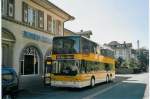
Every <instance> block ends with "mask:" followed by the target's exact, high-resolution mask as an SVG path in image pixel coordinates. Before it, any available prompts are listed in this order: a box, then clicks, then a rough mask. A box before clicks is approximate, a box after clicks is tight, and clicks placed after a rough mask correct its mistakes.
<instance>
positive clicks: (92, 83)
mask: <svg viewBox="0 0 150 99" xmlns="http://www.w3.org/2000/svg"><path fill="white" fill-rule="evenodd" d="M90 86H91V87H94V86H95V78H94V77H92V78H91V84H90Z"/></svg>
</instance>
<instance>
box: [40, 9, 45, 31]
mask: <svg viewBox="0 0 150 99" xmlns="http://www.w3.org/2000/svg"><path fill="white" fill-rule="evenodd" d="M39 28H42V29H43V28H44V13H43V12H42V11H39Z"/></svg>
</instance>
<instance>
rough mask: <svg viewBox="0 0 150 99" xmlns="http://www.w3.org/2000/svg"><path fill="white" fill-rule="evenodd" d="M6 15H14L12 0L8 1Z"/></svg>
mask: <svg viewBox="0 0 150 99" xmlns="http://www.w3.org/2000/svg"><path fill="white" fill-rule="evenodd" d="M8 16H10V17H13V16H14V0H9V2H8Z"/></svg>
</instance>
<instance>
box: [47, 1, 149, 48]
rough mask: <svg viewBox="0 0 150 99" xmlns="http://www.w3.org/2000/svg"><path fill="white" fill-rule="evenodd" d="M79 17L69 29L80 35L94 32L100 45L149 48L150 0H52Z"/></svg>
mask: <svg viewBox="0 0 150 99" xmlns="http://www.w3.org/2000/svg"><path fill="white" fill-rule="evenodd" d="M49 1H50V2H52V3H54V4H55V5H56V6H58V7H59V8H61V9H62V10H64V11H65V12H67V13H68V14H70V15H72V16H74V17H75V20H73V21H68V22H65V26H64V27H65V28H67V29H69V30H71V31H74V32H79V31H80V30H83V31H88V30H91V31H92V33H93V35H92V36H91V39H92V40H94V41H96V42H97V43H99V44H104V43H109V42H111V41H118V42H119V43H123V42H124V41H125V42H126V43H132V44H133V48H137V40H139V42H140V47H146V48H148V47H149V44H148V43H149V42H148V38H149V31H148V10H149V6H148V4H149V2H148V0H49Z"/></svg>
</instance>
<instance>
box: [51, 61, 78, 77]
mask: <svg viewBox="0 0 150 99" xmlns="http://www.w3.org/2000/svg"><path fill="white" fill-rule="evenodd" d="M52 73H53V74H54V75H69V76H74V75H77V74H78V73H79V64H78V62H77V61H75V60H61V61H54V62H53V69H52Z"/></svg>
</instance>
